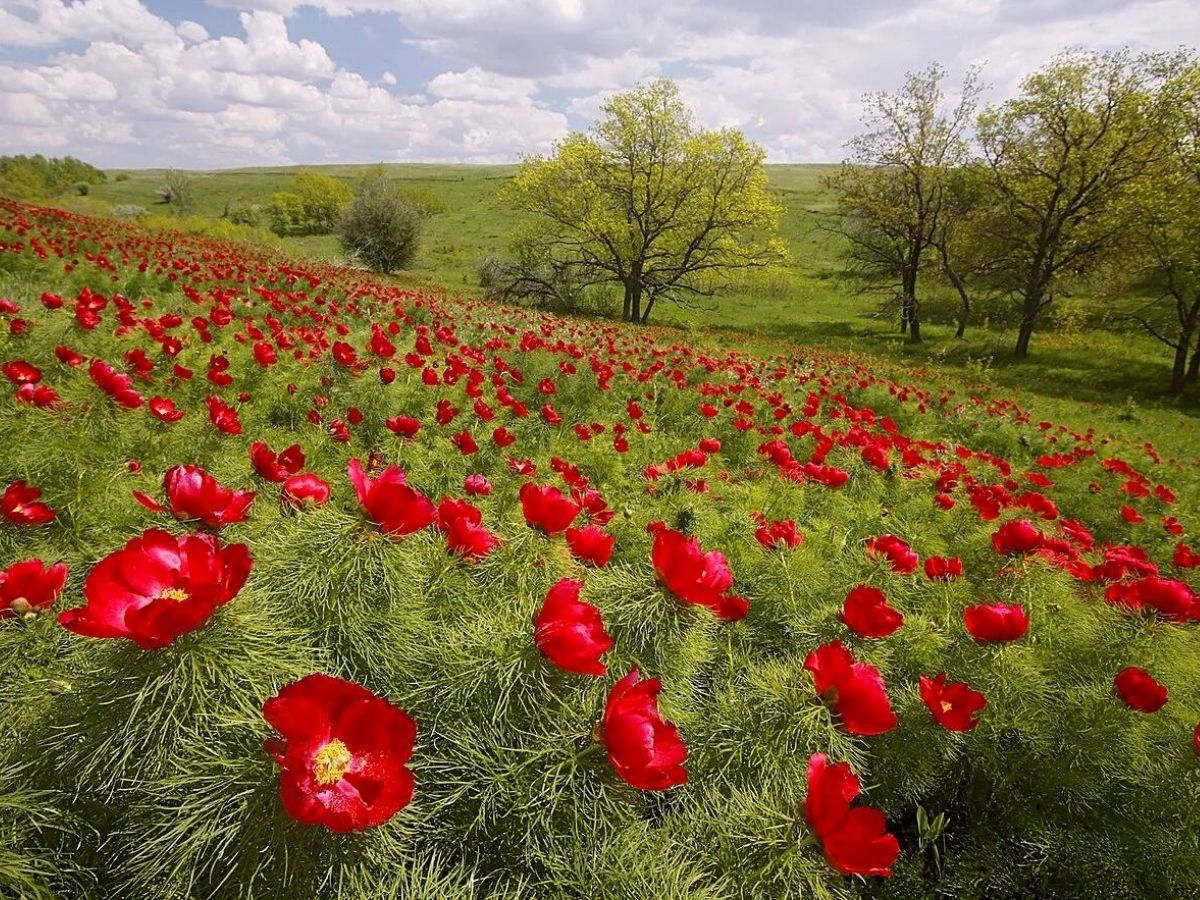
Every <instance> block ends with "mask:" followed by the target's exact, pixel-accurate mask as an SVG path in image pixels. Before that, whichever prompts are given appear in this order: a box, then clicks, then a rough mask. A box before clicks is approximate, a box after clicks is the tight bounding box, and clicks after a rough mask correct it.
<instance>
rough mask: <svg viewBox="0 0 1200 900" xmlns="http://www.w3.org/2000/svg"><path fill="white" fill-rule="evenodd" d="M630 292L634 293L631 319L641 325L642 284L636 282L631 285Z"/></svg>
mask: <svg viewBox="0 0 1200 900" xmlns="http://www.w3.org/2000/svg"><path fill="white" fill-rule="evenodd" d="M630 292H631V294H632V297H631V299H632V301H633V308H632V309H631V310H630V313H629V321H630V322H633V323H634V324H635V325H640V324H641V323H642V286H641V285H640V284H634V285H632V286H631V287H630Z"/></svg>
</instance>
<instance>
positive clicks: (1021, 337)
mask: <svg viewBox="0 0 1200 900" xmlns="http://www.w3.org/2000/svg"><path fill="white" fill-rule="evenodd" d="M1041 308H1042V292H1041V291H1040V290H1036V291H1035V290H1031V291H1029V292H1028V293H1026V295H1025V313H1024V315H1022V316H1021V325H1020V327H1019V328H1018V329H1017V347H1016V355H1017V359H1024V358H1025V357H1027V356H1028V355H1029V339H1030V338H1031V337H1033V326H1034V324H1035V323H1036V322H1037V317H1038V313H1039V312H1040V311H1041Z"/></svg>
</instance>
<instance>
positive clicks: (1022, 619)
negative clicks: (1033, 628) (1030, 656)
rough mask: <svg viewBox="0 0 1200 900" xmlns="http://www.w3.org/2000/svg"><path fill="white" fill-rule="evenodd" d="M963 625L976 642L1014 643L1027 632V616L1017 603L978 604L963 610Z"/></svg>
mask: <svg viewBox="0 0 1200 900" xmlns="http://www.w3.org/2000/svg"><path fill="white" fill-rule="evenodd" d="M963 623H964V624H965V625H966V626H967V631H969V632H971V637H973V638H975V640H977V641H1015V640H1016V639H1017V638H1020V637H1024V636H1025V633H1026V632H1027V631H1029V615H1028V613H1026V612H1025V609H1024V607H1022V606H1021V604H1019V603H979V604H976V605H975V606H968V607H967V608H966V609H965V610H963Z"/></svg>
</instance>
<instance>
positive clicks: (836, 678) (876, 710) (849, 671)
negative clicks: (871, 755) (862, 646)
mask: <svg viewBox="0 0 1200 900" xmlns="http://www.w3.org/2000/svg"><path fill="white" fill-rule="evenodd" d="M804 668H806V669H808V671H810V672H812V676H813V686H814V687H815V688H816V689H817V693H818V694H819V695H821V697H822V698H823V699H824V700H825V701H826V702H828V703H829V705H830V706H832V707H833V711H834V712H835V713H837V715H838V716H840V717H841V720H842V725H843V726H844V727H845V729H846V731H847V732H848V733H850V734H863V735H874V734H883V733H884V732H887V731H891V730H892V729H893V728H895V727H896V723H897V721H898V720H897V719H896V714H895V713H894V712H892V704H891V701H890V700H888V695H887V685H885V684H884V682H883V676H882V675H880V674H879V670H878V669H876V668H875V667H874V666H872V665H871V664H870V663H865V662H855V661H854V656H853V654H851V653H850V649H849V648H848V647H847V646H846V645H845V644H843V643H842V642H841V641H830V642H829V643H828V644H822V645H821V646H820V647H818V648H817V649H816V650H814V651H813V652H812V653H810V654H808V657H807V658H806V659H805V660H804Z"/></svg>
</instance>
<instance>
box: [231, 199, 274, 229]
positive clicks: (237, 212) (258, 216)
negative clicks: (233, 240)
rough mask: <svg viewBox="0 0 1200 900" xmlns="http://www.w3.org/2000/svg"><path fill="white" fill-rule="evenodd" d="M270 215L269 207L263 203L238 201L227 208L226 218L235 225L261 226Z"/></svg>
mask: <svg viewBox="0 0 1200 900" xmlns="http://www.w3.org/2000/svg"><path fill="white" fill-rule="evenodd" d="M268 215H269V211H268V208H267V207H265V206H263V205H262V204H261V203H237V204H231V205H229V206H227V207H226V208H225V218H226V219H228V220H229V221H230V222H232V223H233V224H234V225H249V226H250V227H251V228H261V227H262V225H263V222H264V221H265V220H266V219H267V217H268Z"/></svg>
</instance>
